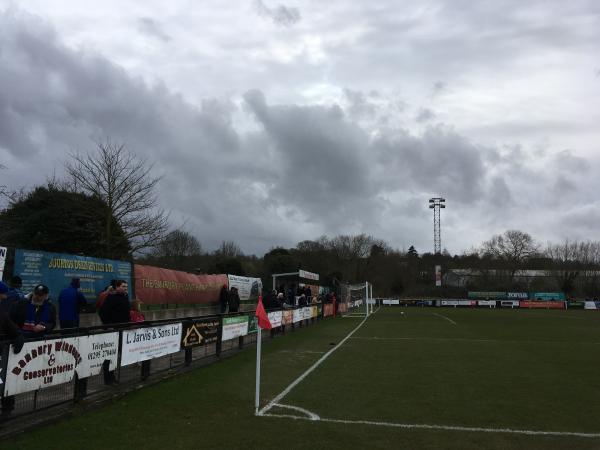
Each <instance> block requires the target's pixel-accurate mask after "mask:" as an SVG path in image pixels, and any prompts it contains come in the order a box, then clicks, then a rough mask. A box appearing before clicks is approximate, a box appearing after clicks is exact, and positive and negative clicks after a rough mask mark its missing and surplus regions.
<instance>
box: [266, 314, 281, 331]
mask: <svg viewBox="0 0 600 450" xmlns="http://www.w3.org/2000/svg"><path fill="white" fill-rule="evenodd" d="M268 316H269V322H271V327H273V328H275V327H280V326H281V318H282V317H283V313H282V312H281V311H273V312H270V313H269V314H268Z"/></svg>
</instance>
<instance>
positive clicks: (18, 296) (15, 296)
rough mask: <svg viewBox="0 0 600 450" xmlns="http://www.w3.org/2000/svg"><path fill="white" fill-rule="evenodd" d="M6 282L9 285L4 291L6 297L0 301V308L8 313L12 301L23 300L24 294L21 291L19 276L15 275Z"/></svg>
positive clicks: (21, 282)
mask: <svg viewBox="0 0 600 450" xmlns="http://www.w3.org/2000/svg"><path fill="white" fill-rule="evenodd" d="M8 284H9V287H8V292H7V293H6V298H5V299H4V300H2V301H1V302H0V309H1V310H3V311H4V312H5V313H6V314H9V312H10V307H11V306H12V305H13V303H16V302H19V301H21V300H25V294H24V293H23V291H21V286H22V285H23V281H22V280H21V277H19V276H17V275H15V276H14V277H12V278H11V279H10V281H9V282H8Z"/></svg>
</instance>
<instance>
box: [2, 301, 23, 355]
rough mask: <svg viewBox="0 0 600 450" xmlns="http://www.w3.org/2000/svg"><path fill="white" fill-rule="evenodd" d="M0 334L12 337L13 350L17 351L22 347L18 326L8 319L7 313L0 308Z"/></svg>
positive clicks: (21, 335) (21, 337) (21, 336)
mask: <svg viewBox="0 0 600 450" xmlns="http://www.w3.org/2000/svg"><path fill="white" fill-rule="evenodd" d="M0 334H1V335H6V336H8V337H9V338H11V339H13V351H14V352H15V353H19V352H20V351H21V349H22V348H23V334H22V333H21V330H19V327H17V325H16V324H15V323H14V322H13V321H12V320H10V318H9V317H8V314H6V313H5V312H4V311H2V310H0Z"/></svg>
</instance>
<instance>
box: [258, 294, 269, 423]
mask: <svg viewBox="0 0 600 450" xmlns="http://www.w3.org/2000/svg"><path fill="white" fill-rule="evenodd" d="M254 315H255V316H256V317H257V319H258V327H257V328H258V330H257V334H256V339H257V340H256V390H255V398H254V415H256V416H257V415H258V407H259V406H260V354H261V348H262V333H261V331H262V329H263V328H265V329H267V330H270V329H271V328H272V327H271V321H270V320H269V315H268V314H267V311H265V307H264V306H263V302H262V295H259V296H258V304H257V305H256V313H255V314H254Z"/></svg>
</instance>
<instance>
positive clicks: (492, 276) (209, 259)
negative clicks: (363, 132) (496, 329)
mask: <svg viewBox="0 0 600 450" xmlns="http://www.w3.org/2000/svg"><path fill="white" fill-rule="evenodd" d="M0 168H2V167H1V166H0ZM65 169H66V173H67V177H66V178H65V179H64V180H56V179H52V180H49V181H48V182H47V183H46V184H45V185H44V186H38V187H36V188H34V189H32V190H31V191H28V192H22V191H21V192H9V191H8V189H7V188H6V187H5V186H1V187H0V195H2V196H4V197H6V198H8V199H9V204H8V206H7V207H6V208H5V209H4V210H3V211H1V212H0V242H2V243H3V245H8V246H11V247H21V248H34V249H39V250H47V251H55V252H66V253H74V254H86V255H93V256H98V257H107V258H115V259H135V260H136V261H137V262H140V263H146V264H152V265H158V266H161V267H166V268H172V269H177V270H185V271H190V272H203V273H230V274H237V275H250V276H259V277H262V278H263V281H264V284H265V286H270V275H271V274H273V273H281V272H293V271H296V270H297V269H298V268H303V269H306V270H310V271H312V272H317V273H319V274H321V277H322V280H323V281H322V283H323V284H325V285H329V286H335V285H336V284H339V283H341V282H342V281H348V282H357V281H363V280H369V281H371V282H372V283H373V284H374V285H375V286H376V288H377V292H376V294H377V295H379V296H386V295H402V294H403V295H440V294H442V295H450V296H452V295H464V291H465V289H476V290H511V289H515V290H528V289H529V288H532V287H533V288H535V287H536V285H535V283H536V282H541V280H537V281H534V284H533V285H532V282H531V280H530V281H529V282H525V281H524V280H523V277H522V276H521V274H520V271H522V270H524V269H538V270H539V269H541V270H545V271H547V272H548V273H549V274H550V275H551V276H548V277H546V279H545V280H544V283H545V285H544V286H541V285H540V288H542V287H543V288H545V289H548V288H550V289H554V290H561V291H564V292H566V293H567V294H575V295H590V296H591V295H593V296H595V295H598V290H600V280H598V275H597V273H596V272H597V269H598V266H599V265H600V243H598V242H579V241H565V242H563V243H561V244H550V245H548V246H547V247H545V248H543V249H542V246H541V245H540V244H539V243H538V242H536V241H535V240H534V239H533V238H532V237H531V236H530V235H529V234H527V233H524V232H522V231H518V230H509V231H506V232H505V233H504V234H501V235H496V236H493V237H492V238H490V239H489V240H488V241H485V242H483V243H482V244H480V245H479V246H478V247H476V248H474V249H473V250H471V251H469V252H465V253H464V254H462V255H454V256H451V255H450V254H448V252H446V251H445V252H443V253H442V254H441V255H433V254H431V253H424V254H422V255H420V254H419V253H418V251H417V250H416V249H415V248H414V247H410V248H409V249H408V250H407V251H400V250H395V249H392V248H391V247H390V246H389V245H388V244H387V243H386V242H384V241H382V240H380V239H376V238H373V237H372V236H367V235H365V234H360V235H340V236H335V237H332V238H329V237H327V236H322V237H320V238H318V239H315V240H307V241H302V242H299V243H298V244H297V245H296V246H295V247H293V248H281V247H277V248H273V249H271V250H270V251H269V252H267V253H266V254H265V255H264V256H262V257H257V256H254V255H250V256H249V255H244V254H243V253H242V252H241V250H240V248H239V246H238V245H237V244H236V243H235V242H231V241H224V242H223V243H222V244H221V246H220V248H219V249H218V250H216V251H214V252H210V253H207V252H204V251H203V249H202V246H201V244H200V242H199V241H198V239H197V238H196V237H195V236H193V235H191V234H190V233H189V232H187V231H185V230H183V229H175V230H169V217H168V214H167V213H166V212H165V211H164V210H162V209H160V208H157V198H156V189H157V187H158V185H159V182H160V177H156V176H155V175H153V174H152V171H153V166H152V164H150V163H149V162H148V161H146V160H143V159H140V158H138V157H136V156H135V155H134V154H132V153H130V152H129V151H128V150H127V149H126V148H125V147H124V146H123V145H120V144H114V143H113V142H111V141H110V140H107V141H104V142H99V143H98V144H97V149H96V151H94V152H92V153H89V154H80V153H74V154H71V155H70V160H69V162H67V164H66V165H65ZM437 264H440V265H442V267H443V270H444V272H445V273H448V272H449V271H451V270H452V269H467V270H468V271H470V272H471V273H472V274H473V275H474V276H473V277H471V278H470V279H469V281H468V282H467V284H466V285H465V286H459V287H452V286H445V287H443V288H442V289H439V288H436V287H435V286H434V285H433V280H434V266H435V265H437Z"/></svg>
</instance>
